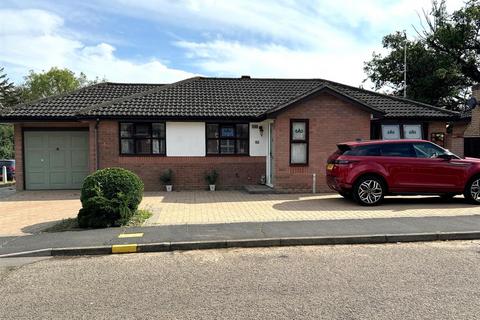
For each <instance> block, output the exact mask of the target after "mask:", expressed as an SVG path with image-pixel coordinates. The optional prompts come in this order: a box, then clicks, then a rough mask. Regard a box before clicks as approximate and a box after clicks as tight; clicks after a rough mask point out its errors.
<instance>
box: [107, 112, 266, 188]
mask: <svg viewBox="0 0 480 320" xmlns="http://www.w3.org/2000/svg"><path fill="white" fill-rule="evenodd" d="M99 147H100V152H99V154H100V168H106V167H122V168H126V169H128V170H131V171H133V172H135V173H136V174H138V175H139V176H140V178H141V179H142V180H143V182H144V183H145V189H146V190H161V189H163V186H162V184H161V182H160V175H161V173H162V172H163V171H164V170H166V169H168V168H170V169H172V170H173V172H174V179H173V185H174V189H177V190H181V189H204V188H207V183H206V182H205V179H204V175H205V172H206V171H209V170H212V169H216V170H217V171H218V172H219V174H220V175H219V179H218V182H217V186H218V187H219V188H240V187H242V186H244V185H246V184H257V183H258V182H259V181H260V178H261V176H263V175H265V157H248V156H230V157H225V156H224V157H210V156H209V157H165V156H120V152H119V138H118V122H116V121H102V122H100V125H99Z"/></svg>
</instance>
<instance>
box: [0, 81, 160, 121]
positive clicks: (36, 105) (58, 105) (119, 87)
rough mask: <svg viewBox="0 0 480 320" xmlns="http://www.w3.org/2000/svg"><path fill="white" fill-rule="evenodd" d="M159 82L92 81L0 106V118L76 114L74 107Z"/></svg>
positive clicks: (117, 96)
mask: <svg viewBox="0 0 480 320" xmlns="http://www.w3.org/2000/svg"><path fill="white" fill-rule="evenodd" d="M160 86H162V85H161V84H141V83H111V82H103V83H98V84H94V85H91V86H88V87H85V88H82V89H78V90H75V91H73V92H70V93H66V94H61V95H57V96H52V97H47V98H43V99H40V100H37V101H33V102H30V103H22V104H19V105H17V106H15V107H13V108H3V109H0V119H1V118H6V119H8V118H10V117H13V118H32V119H35V118H39V119H50V118H51V119H57V118H58V119H63V118H76V117H77V114H78V111H79V110H81V109H83V108H86V107H89V106H93V105H97V104H100V103H102V102H106V101H112V100H113V99H118V98H121V97H128V96H131V95H133V94H137V93H140V92H145V91H149V90H151V89H153V88H158V87H160Z"/></svg>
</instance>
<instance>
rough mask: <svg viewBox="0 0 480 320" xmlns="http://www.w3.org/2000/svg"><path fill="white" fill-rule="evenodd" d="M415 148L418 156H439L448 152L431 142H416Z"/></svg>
mask: <svg viewBox="0 0 480 320" xmlns="http://www.w3.org/2000/svg"><path fill="white" fill-rule="evenodd" d="M413 148H414V149H415V154H416V155H417V158H437V157H438V156H439V155H441V154H446V152H445V150H443V149H440V148H439V147H437V146H435V145H433V144H430V143H415V144H414V145H413Z"/></svg>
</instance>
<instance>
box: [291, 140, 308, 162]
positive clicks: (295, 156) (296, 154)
mask: <svg viewBox="0 0 480 320" xmlns="http://www.w3.org/2000/svg"><path fill="white" fill-rule="evenodd" d="M291 152H292V155H291V159H292V160H291V162H292V163H294V164H295V163H297V164H305V163H307V144H306V143H292V148H291Z"/></svg>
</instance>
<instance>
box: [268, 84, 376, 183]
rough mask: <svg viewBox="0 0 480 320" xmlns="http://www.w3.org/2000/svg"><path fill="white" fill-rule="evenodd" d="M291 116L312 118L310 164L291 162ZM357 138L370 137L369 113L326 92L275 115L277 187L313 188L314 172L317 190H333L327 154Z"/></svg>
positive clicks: (293, 117)
mask: <svg viewBox="0 0 480 320" xmlns="http://www.w3.org/2000/svg"><path fill="white" fill-rule="evenodd" d="M290 119H309V159H308V166H290ZM357 138H360V139H369V138H370V113H368V112H366V111H364V110H361V109H360V108H359V107H358V106H355V105H353V104H350V103H348V102H345V101H343V100H340V99H339V98H336V97H334V96H331V95H329V94H326V93H324V94H321V95H319V96H318V97H316V98H314V99H311V100H309V101H305V102H303V103H301V104H299V105H297V106H295V107H292V108H290V109H288V110H286V111H285V112H283V113H281V114H280V115H278V117H277V118H276V119H275V137H274V140H275V156H274V158H275V165H276V168H275V182H274V184H275V185H274V186H275V189H277V190H278V191H282V192H305V191H307V192H310V191H311V190H312V175H313V173H315V174H316V176H317V183H316V187H317V188H316V189H317V192H326V191H330V189H329V188H328V186H327V185H326V182H325V165H326V161H327V158H328V157H329V156H330V155H331V154H332V153H333V152H334V151H335V150H336V144H337V143H339V142H345V141H352V140H355V139H357Z"/></svg>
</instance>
